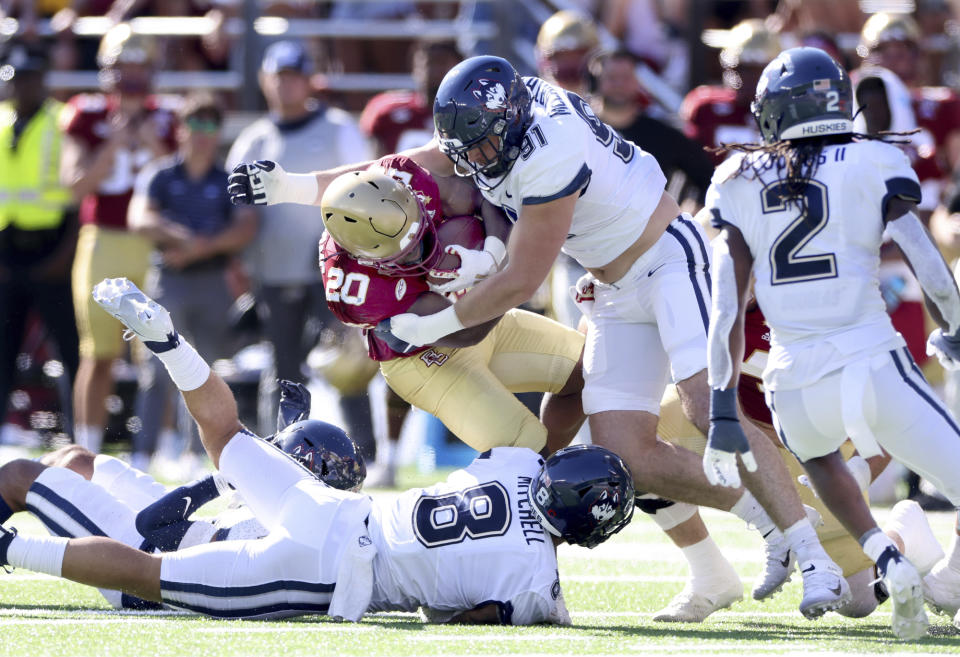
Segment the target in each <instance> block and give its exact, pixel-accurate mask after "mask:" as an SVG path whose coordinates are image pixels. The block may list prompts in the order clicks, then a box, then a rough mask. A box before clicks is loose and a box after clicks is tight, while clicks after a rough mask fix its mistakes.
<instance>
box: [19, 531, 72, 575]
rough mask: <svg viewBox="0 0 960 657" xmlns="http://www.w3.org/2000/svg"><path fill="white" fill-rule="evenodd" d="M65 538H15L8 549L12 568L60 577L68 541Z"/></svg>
mask: <svg viewBox="0 0 960 657" xmlns="http://www.w3.org/2000/svg"><path fill="white" fill-rule="evenodd" d="M68 540H70V539H68V538H65V537H63V536H14V537H13V540H11V541H10V545H9V547H7V561H9V562H10V565H11V566H16V567H18V568H26V569H27V570H32V571H34V572H37V573H44V574H46V575H54V576H56V577H60V571H61V569H62V568H63V555H64V553H66V551H67V541H68Z"/></svg>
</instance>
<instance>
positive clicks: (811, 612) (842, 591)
mask: <svg viewBox="0 0 960 657" xmlns="http://www.w3.org/2000/svg"><path fill="white" fill-rule="evenodd" d="M800 574H801V575H802V576H803V599H802V600H801V601H800V613H801V614H803V615H804V616H806V617H807V618H809V619H810V620H813V619H815V618H820V617H821V616H823V615H824V614H825V613H827V612H828V611H833V610H834V609H839V608H840V607H842V606H843V605H845V604H847V603H848V602H850V599H851V595H850V585H849V584H847V580H846V579H844V577H843V571H842V570H840V567H839V566H838V565H837V564H835V563H833V562H832V561H830V560H829V559H826V560H824V559H811V560H810V561H804V562H802V563H801V564H800Z"/></svg>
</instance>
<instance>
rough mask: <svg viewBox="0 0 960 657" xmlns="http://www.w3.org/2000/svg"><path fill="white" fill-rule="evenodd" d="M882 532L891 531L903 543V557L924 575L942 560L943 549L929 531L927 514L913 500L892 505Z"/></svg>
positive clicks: (930, 530) (931, 531)
mask: <svg viewBox="0 0 960 657" xmlns="http://www.w3.org/2000/svg"><path fill="white" fill-rule="evenodd" d="M883 529H884V531H892V532H894V533H895V534H897V535H898V536H899V537H900V540H902V541H903V556H905V557H906V558H907V559H909V560H910V563H912V564H913V566H914V567H915V568H916V569H917V572H918V573H920V576H921V577H922V576H923V575H926V574H927V573H929V572H930V570H931V569H932V568H933V567H934V566H935V565H936V563H937V562H938V561H940V560H941V559H943V548H942V547H940V543H939V542H937V537H936V536H934V535H933V530H932V529H930V523H929V522H928V521H927V514H926V513H924V511H923V509H922V508H921V507H920V505H919V504H917V503H916V502H914V501H913V500H902V501H900V502H897V503H896V504H895V505H893V508H892V509H891V510H890V519H889V520H888V521H887V524H886V525H884V528H883Z"/></svg>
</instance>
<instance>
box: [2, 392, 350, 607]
mask: <svg viewBox="0 0 960 657" xmlns="http://www.w3.org/2000/svg"><path fill="white" fill-rule="evenodd" d="M280 387H281V390H282V393H281V399H280V408H279V413H278V418H277V433H276V434H275V435H273V436H270V437H269V438H267V439H266V440H267V441H268V442H270V443H272V444H273V445H275V446H276V447H279V448H280V449H281V450H283V451H284V452H286V453H287V454H289V455H291V456H293V457H294V458H295V459H297V460H298V461H299V462H300V463H302V464H303V465H304V466H305V467H307V468H308V469H309V470H310V471H311V472H312V473H313V475H314V476H315V477H317V478H318V479H320V481H322V482H324V483H326V484H327V485H329V486H333V487H334V488H339V489H341V490H353V491H358V490H359V489H360V486H361V485H362V483H363V478H364V465H363V459H362V458H361V457H360V455H359V453H358V452H357V449H356V446H355V445H354V444H353V441H352V440H350V438H349V437H348V436H347V435H346V434H345V433H344V432H343V430H342V429H340V428H339V427H335V426H333V425H332V424H327V423H326V422H320V421H317V420H307V417H308V416H309V413H310V394H309V392H308V391H307V389H306V388H305V387H303V386H302V385H301V384H298V383H293V382H290V381H281V382H280ZM223 488H226V486H225V485H224V484H222V483H221V485H218V482H217V481H216V479H215V475H209V476H207V477H204V478H202V479H199V480H197V481H196V482H193V483H191V484H187V485H185V486H180V487H179V488H176V489H174V490H172V491H169V492H168V491H167V489H166V487H164V486H163V485H162V484H160V483H158V482H156V481H155V480H154V479H153V477H151V476H150V475H148V474H146V473H143V472H140V471H139V470H136V469H135V468H132V467H131V466H129V465H127V464H126V463H124V462H123V461H120V460H119V459H116V458H114V457H112V456H107V455H105V454H93V453H92V452H90V451H89V450H87V449H84V448H83V447H80V446H79V445H71V446H68V447H64V448H62V449H59V450H57V451H55V452H51V453H49V454H45V455H44V456H43V457H41V459H40V461H39V462H38V461H34V460H32V459H15V460H13V461H10V462H8V463H5V464H4V465H3V467H0V523H3V522H6V521H7V520H8V519H9V518H10V516H11V514H13V513H15V512H17V511H28V512H30V513H31V514H33V515H34V516H36V517H37V519H39V520H40V522H41V523H43V525H44V527H45V528H46V529H47V531H48V532H50V533H51V534H53V535H55V536H63V537H68V538H75V537H81V536H108V537H110V538H114V539H116V540H118V541H120V542H122V543H125V544H126V545H129V546H131V547H134V548H137V549H140V550H143V551H145V552H154V551H160V552H171V551H174V550H178V549H183V548H187V547H191V546H193V545H202V544H204V543H210V542H213V541H225V540H241V539H249V538H261V537H263V536H266V535H267V533H268V532H267V529H266V528H265V527H264V526H263V525H262V524H261V523H260V522H258V521H257V519H256V518H254V517H253V513H252V512H251V511H250V509H249V507H247V506H244V505H243V504H242V503H240V500H235V501H234V504H232V505H231V508H229V509H227V510H225V511H223V512H221V513H220V514H219V515H218V516H216V517H215V518H211V519H210V520H209V521H208V520H191V516H192V515H193V513H194V512H196V511H197V510H199V509H200V508H201V507H202V506H204V505H205V504H207V503H208V502H210V501H212V500H213V499H215V498H217V497H219V496H220V493H221V490H222V489H223ZM101 593H102V594H103V596H104V598H106V600H107V601H108V602H109V603H110V604H111V605H112V606H114V607H116V608H129V609H143V608H149V607H156V606H158V605H156V604H155V603H148V602H145V601H144V600H140V599H138V598H135V597H132V596H129V595H125V594H122V593H121V592H120V591H115V590H101Z"/></svg>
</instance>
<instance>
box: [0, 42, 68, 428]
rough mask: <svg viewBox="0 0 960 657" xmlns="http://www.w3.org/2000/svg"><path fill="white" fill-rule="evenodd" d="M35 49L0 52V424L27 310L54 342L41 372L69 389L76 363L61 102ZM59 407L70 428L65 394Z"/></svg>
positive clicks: (12, 45) (15, 45)
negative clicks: (51, 361)
mask: <svg viewBox="0 0 960 657" xmlns="http://www.w3.org/2000/svg"><path fill="white" fill-rule="evenodd" d="M38 46H39V44H38V45H32V44H31V45H28V44H25V43H22V42H14V41H11V42H8V44H7V47H5V48H3V52H0V81H2V82H6V86H7V87H8V90H10V91H12V94H10V97H11V99H10V100H6V101H3V102H0V309H2V311H0V422H2V421H3V420H4V419H5V418H6V415H7V414H6V410H7V398H8V397H9V395H10V392H11V390H12V388H13V386H14V375H15V371H16V370H15V363H16V360H17V354H18V352H19V351H20V347H21V345H22V344H23V339H24V335H25V334H26V332H27V326H28V318H29V317H31V314H30V313H31V311H33V313H34V315H35V316H39V318H40V319H41V320H42V322H43V328H45V329H46V331H47V332H48V334H49V335H51V336H52V338H53V340H54V342H55V343H56V347H57V354H56V355H57V357H58V358H59V361H60V363H61V364H62V367H47V368H45V370H44V371H45V373H46V374H47V375H48V376H49V375H55V376H64V377H67V379H68V381H67V382H66V384H65V385H61V386H57V388H58V389H60V390H64V391H69V390H70V387H71V385H72V383H73V380H74V377H75V375H76V372H77V364H78V360H79V356H78V338H77V326H76V318H75V315H74V310H73V297H72V293H71V286H70V268H71V265H72V263H73V254H74V251H75V249H76V241H77V231H78V228H77V215H76V212H75V211H74V209H73V208H72V207H71V204H72V198H71V193H70V190H69V189H67V188H66V187H65V186H64V185H62V184H61V182H60V145H61V138H62V133H61V131H60V129H59V127H58V121H59V118H60V113H61V110H62V108H63V106H62V104H61V103H59V102H57V101H56V100H53V99H52V98H49V97H48V95H47V88H46V85H45V84H44V76H45V74H46V71H47V59H46V55H45V53H44V52H43V51H42V50H41V49H40V48H39V47H38ZM0 93H2V88H0ZM28 394H29V390H28ZM31 401H36V400H31ZM60 406H61V411H62V412H63V414H64V417H63V419H62V426H63V427H65V430H66V431H67V432H71V430H72V426H73V423H72V420H71V418H72V413H71V401H70V395H69V394H64V395H61V405H60ZM44 428H50V427H49V426H48V425H45V426H44Z"/></svg>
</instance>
